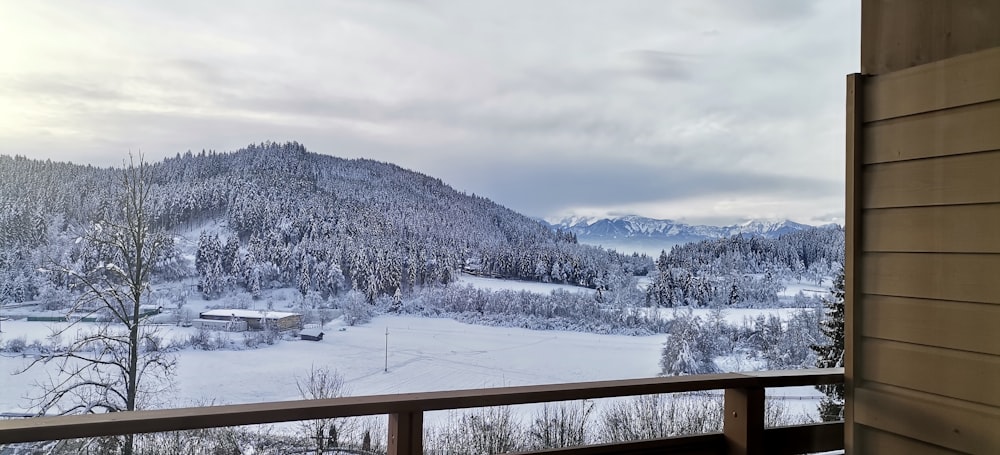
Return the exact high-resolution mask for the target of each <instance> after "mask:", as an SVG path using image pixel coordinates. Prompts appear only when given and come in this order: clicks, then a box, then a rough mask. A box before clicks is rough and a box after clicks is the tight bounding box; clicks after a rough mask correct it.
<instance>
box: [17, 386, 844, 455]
mask: <svg viewBox="0 0 1000 455" xmlns="http://www.w3.org/2000/svg"><path fill="white" fill-rule="evenodd" d="M843 381H844V371H843V369H842V368H834V369H820V370H786V371H764V372H753V373H723V374H708V375H697V376H679V377H666V378H648V379H627V380H618V381H598V382H580V383H570V384H552V385H537V386H521V387H502V388H493V389H470V390H452V391H444V392H423V393H403V394H395V395H375V396H360V397H345V398H332V399H324V400H298V401H282V402H272V403H255V404H237V405H226V406H204V407H196V408H177V409H159V410H151V411H136V412H119V413H109V414H90V415H74V416H59V417H36V418H31V419H20V420H8V421H0V444H6V443H16V442H34V441H50V440H59V439H75V438H89V437H100V436H113V435H124V434H139V433H156V432H166V431H177V430H195V429H204V428H217V427H231V426H239V425H252V424H266V423H276V422H289V421H298V420H312V419H326V418H335V417H353V416H368V415H380V414H382V415H384V414H388V415H389V439H388V445H389V454H390V455H415V454H419V453H422V451H423V413H424V412H425V411H439V410H450V409H465V408H476V407H485V406H504V405H518V404H529V403H546V402H554V401H569V400H583V399H595V398H612V397H624V396H633V395H649V394H663V393H676V392H694V391H704V390H719V389H722V390H725V405H724V409H725V420H724V422H723V431H722V433H714V434H704V435H695V436H683V437H676V438H665V439H658V440H647V441H637V442H627V443H615V444H602V445H591V446H585V447H574V448H568V449H556V450H550V451H544V452H542V453H557V454H574V455H583V454H588V455H589V454H611V453H615V454H618V453H628V454H641V453H676V454H763V453H767V454H794V453H805V452H819V451H829V450H838V449H842V448H843V447H844V436H843V435H844V428H843V423H842V422H834V423H822V424H813V425H799V426H792V427H779V428H768V429H765V428H764V389H765V388H774V387H791V386H808V385H819V384H836V383H841V382H843Z"/></svg>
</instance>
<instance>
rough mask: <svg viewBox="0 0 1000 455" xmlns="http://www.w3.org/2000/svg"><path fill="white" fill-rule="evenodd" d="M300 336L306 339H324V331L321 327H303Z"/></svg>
mask: <svg viewBox="0 0 1000 455" xmlns="http://www.w3.org/2000/svg"><path fill="white" fill-rule="evenodd" d="M299 338H301V339H303V340H305V341H323V331H322V330H320V329H302V330H301V331H300V332H299Z"/></svg>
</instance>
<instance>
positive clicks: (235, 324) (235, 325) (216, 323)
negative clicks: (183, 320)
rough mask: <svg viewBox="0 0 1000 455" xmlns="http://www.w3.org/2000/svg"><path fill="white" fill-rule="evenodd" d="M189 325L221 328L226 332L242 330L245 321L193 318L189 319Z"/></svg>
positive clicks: (203, 327)
mask: <svg viewBox="0 0 1000 455" xmlns="http://www.w3.org/2000/svg"><path fill="white" fill-rule="evenodd" d="M191 326H193V327H195V328H198V329H206V330H222V331H226V332H244V331H246V329H247V323H246V321H242V320H239V319H237V320H233V319H228V320H225V321H222V320H218V319H195V320H193V321H191Z"/></svg>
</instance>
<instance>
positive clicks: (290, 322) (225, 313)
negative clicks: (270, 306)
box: [198, 308, 302, 330]
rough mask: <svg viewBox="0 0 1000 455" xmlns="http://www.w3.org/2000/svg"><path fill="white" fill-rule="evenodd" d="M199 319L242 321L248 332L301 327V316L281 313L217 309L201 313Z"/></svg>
mask: <svg viewBox="0 0 1000 455" xmlns="http://www.w3.org/2000/svg"><path fill="white" fill-rule="evenodd" d="M198 318H199V319H207V320H215V321H243V322H245V323H246V325H247V328H248V329H250V330H264V328H265V327H273V328H276V329H278V330H291V329H297V328H299V327H302V315H301V314H299V313H286V312H282V311H266V310H241V309H236V308H233V309H217V310H209V311H203V312H202V313H201V314H199V315H198Z"/></svg>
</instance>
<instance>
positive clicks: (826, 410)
mask: <svg viewBox="0 0 1000 455" xmlns="http://www.w3.org/2000/svg"><path fill="white" fill-rule="evenodd" d="M830 291H831V293H832V294H833V295H832V296H830V297H829V298H825V299H823V306H824V307H825V309H826V311H825V312H826V317H825V318H824V319H823V321H822V323H821V329H820V330H821V331H822V332H823V335H825V336H826V338H827V339H828V340H829V344H825V345H813V346H812V349H813V351H815V352H816V357H817V358H816V366H817V367H819V368H835V367H842V366H844V269H843V267H841V269H840V273H839V274H837V278H836V279H835V280H834V282H833V288H831V289H830ZM816 388H817V389H819V391H820V392H823V393H824V394H825V395H826V396H825V397H823V399H822V400H821V401H820V403H819V415H820V417H821V418H822V419H823V421H825V422H829V421H836V420H842V419H843V418H844V384H831V385H819V386H816Z"/></svg>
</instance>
